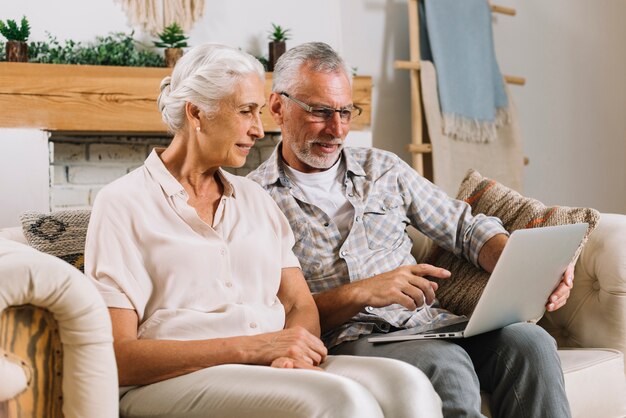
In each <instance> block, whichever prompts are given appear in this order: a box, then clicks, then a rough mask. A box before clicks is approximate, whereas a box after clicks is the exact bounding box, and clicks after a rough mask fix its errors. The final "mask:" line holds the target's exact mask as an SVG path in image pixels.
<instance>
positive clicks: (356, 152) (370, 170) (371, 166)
mask: <svg viewBox="0 0 626 418" xmlns="http://www.w3.org/2000/svg"><path fill="white" fill-rule="evenodd" d="M345 151H346V154H347V155H348V156H349V157H351V158H352V159H354V161H355V162H356V163H357V164H359V165H360V166H361V167H362V168H363V170H364V171H365V173H366V174H368V175H370V174H375V173H383V172H387V171H388V170H390V169H392V168H399V167H400V166H401V165H400V164H401V162H402V160H401V159H400V157H398V156H397V155H396V154H394V153H393V152H390V151H385V150H381V149H378V148H360V147H359V148H357V147H354V148H352V147H348V148H346V149H345Z"/></svg>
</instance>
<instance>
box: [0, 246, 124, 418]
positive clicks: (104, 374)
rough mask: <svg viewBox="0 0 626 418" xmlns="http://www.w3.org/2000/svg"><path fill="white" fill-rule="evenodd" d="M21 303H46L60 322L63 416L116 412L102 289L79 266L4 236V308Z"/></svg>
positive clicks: (0, 264) (0, 269) (0, 278)
mask: <svg viewBox="0 0 626 418" xmlns="http://www.w3.org/2000/svg"><path fill="white" fill-rule="evenodd" d="M20 305H33V306H37V307H41V308H44V309H46V310H47V311H49V312H50V313H51V314H52V315H53V316H54V319H55V320H56V323H57V324H58V334H59V337H60V340H61V343H62V350H63V379H62V392H63V414H64V416H65V417H66V418H73V417H86V416H89V417H102V418H105V417H117V416H118V408H119V405H118V403H119V401H118V393H119V392H118V379H117V368H116V363H115V355H114V352H113V344H112V342H113V337H112V332H111V321H110V318H109V315H108V311H107V308H106V306H105V304H104V301H103V300H102V298H101V296H100V294H99V293H98V291H97V290H96V289H95V287H94V286H93V285H92V284H91V282H90V281H89V280H88V279H87V278H86V277H85V276H84V275H83V274H82V273H80V271H78V270H76V269H75V268H73V267H72V266H70V265H69V264H67V263H65V262H63V261H61V260H60V259H58V258H56V257H53V256H50V255H47V254H44V253H41V252H39V251H36V250H34V249H32V248H31V247H28V246H26V245H23V244H19V243H17V242H14V241H10V240H6V239H0V314H1V313H2V312H3V311H4V310H5V309H6V308H8V307H11V306H20ZM35 373H37V370H36V369H35ZM40 373H41V374H44V371H40ZM1 384H2V383H0V385H1Z"/></svg>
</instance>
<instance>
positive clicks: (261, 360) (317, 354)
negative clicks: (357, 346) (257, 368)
mask: <svg viewBox="0 0 626 418" xmlns="http://www.w3.org/2000/svg"><path fill="white" fill-rule="evenodd" d="M250 340H251V342H252V344H251V345H250V346H246V347H242V348H243V349H246V350H250V352H251V353H254V356H255V357H256V358H255V359H252V360H253V361H251V362H250V363H252V364H266V365H272V366H274V367H292V368H293V367H295V368H312V369H315V367H314V366H318V365H319V364H320V363H321V362H323V361H324V359H326V354H327V353H328V352H327V350H326V347H325V346H324V343H323V342H322V341H321V340H320V339H319V338H317V337H316V336H315V335H313V334H311V333H310V332H309V331H307V330H306V329H305V328H303V327H300V326H297V327H293V328H288V329H284V330H282V331H278V332H271V333H268V334H260V335H256V336H254V337H250ZM281 358H282V359H283V360H280V361H279V359H281ZM284 359H291V363H290V364H291V366H289V364H288V363H289V362H286V361H285V360H284ZM307 365H308V366H307Z"/></svg>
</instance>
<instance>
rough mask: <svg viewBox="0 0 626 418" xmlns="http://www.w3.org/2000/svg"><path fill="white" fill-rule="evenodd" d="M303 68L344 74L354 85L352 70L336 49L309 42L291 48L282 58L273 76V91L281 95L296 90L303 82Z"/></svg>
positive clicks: (323, 44)
mask: <svg viewBox="0 0 626 418" xmlns="http://www.w3.org/2000/svg"><path fill="white" fill-rule="evenodd" d="M303 66H307V68H309V69H310V70H312V71H314V72H322V73H335V72H344V73H345V74H346V77H348V80H349V81H350V84H352V75H351V71H350V69H349V68H348V66H347V65H346V63H345V61H344V60H343V58H341V57H340V56H339V54H337V52H335V50H334V49H332V48H331V47H330V46H329V45H328V44H325V43H323V42H309V43H306V44H302V45H298V46H296V47H295V48H291V49H290V50H289V51H287V52H285V53H284V54H283V55H281V56H280V58H279V59H278V61H277V62H276V65H275V66H274V73H273V74H272V91H274V92H277V93H281V92H283V91H287V92H290V91H292V90H293V89H295V88H296V86H297V84H298V83H300V82H301V81H302V80H301V77H302V76H301V75H300V74H299V71H300V69H301V68H302V67H303ZM292 94H293V93H292Z"/></svg>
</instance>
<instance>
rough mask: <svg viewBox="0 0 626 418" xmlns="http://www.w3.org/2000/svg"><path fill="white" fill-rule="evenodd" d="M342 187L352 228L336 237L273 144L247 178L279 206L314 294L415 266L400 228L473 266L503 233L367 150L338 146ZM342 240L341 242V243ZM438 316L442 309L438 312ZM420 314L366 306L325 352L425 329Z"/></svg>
mask: <svg viewBox="0 0 626 418" xmlns="http://www.w3.org/2000/svg"><path fill="white" fill-rule="evenodd" d="M342 156H343V158H344V159H345V162H346V176H345V178H344V182H343V189H344V193H345V196H346V198H347V199H348V201H350V203H351V204H352V206H354V218H353V222H352V227H351V229H350V232H349V234H348V236H347V237H342V236H341V235H340V233H339V230H338V228H337V226H336V225H335V224H334V223H333V221H332V219H331V218H329V217H328V215H326V213H324V211H322V210H321V209H319V208H318V207H317V206H315V205H313V204H310V203H308V202H307V200H306V198H305V197H304V195H303V193H302V191H301V190H300V188H299V187H298V186H297V185H296V184H294V183H293V182H292V181H291V180H290V179H289V178H288V177H287V175H286V174H285V171H284V168H283V161H282V157H281V144H279V145H278V146H277V147H276V149H275V150H274V153H273V154H272V156H270V158H269V159H268V160H267V161H265V162H264V163H263V164H261V166H259V167H258V168H257V169H256V170H255V171H253V172H252V173H250V174H249V175H248V177H249V178H250V179H252V180H254V181H256V182H257V183H259V184H260V185H261V186H263V188H265V190H267V191H268V192H269V193H270V195H271V196H272V197H273V198H274V200H275V201H276V203H277V204H278V206H279V207H280V208H281V209H282V211H283V212H284V214H285V215H286V217H287V219H289V223H290V224H291V228H292V229H293V232H294V235H295V237H296V244H295V246H294V248H293V251H294V253H295V254H296V256H297V257H298V259H299V260H300V264H301V265H302V271H303V273H304V277H305V278H306V280H307V283H308V285H309V288H310V289H311V292H313V293H319V292H324V291H326V290H329V289H333V288H335V287H338V286H341V285H344V284H347V283H350V282H353V281H357V280H361V279H365V278H368V277H372V276H374V275H377V274H381V273H385V272H388V271H391V270H393V269H395V268H397V267H400V266H403V265H408V264H416V261H415V259H414V258H413V256H412V255H411V248H412V242H411V239H410V238H409V236H408V235H407V232H406V228H407V226H408V225H413V226H414V227H415V228H417V229H418V230H419V231H421V232H422V233H423V234H425V235H426V236H428V237H429V238H430V239H432V240H433V241H434V242H435V243H436V244H437V245H439V246H440V247H442V248H444V249H446V250H448V251H451V252H453V253H454V254H456V255H459V256H463V257H465V258H466V259H468V260H470V261H471V262H472V263H474V264H475V265H478V253H479V251H480V249H481V248H482V246H483V244H484V243H485V242H486V241H487V240H488V239H489V238H491V237H492V236H494V235H496V234H499V233H506V231H505V230H504V228H503V227H502V223H501V222H500V220H499V219H497V218H492V217H487V216H484V215H478V216H472V212H471V208H470V206H469V205H468V204H467V203H465V202H462V201H459V200H455V199H451V198H450V197H448V195H446V194H445V193H444V192H443V191H442V190H441V189H439V188H437V187H436V186H434V185H433V184H432V183H430V182H429V181H428V180H426V179H424V178H423V177H421V176H420V175H419V174H418V173H417V172H416V171H414V170H413V169H412V168H411V167H410V166H409V165H408V164H406V163H405V162H404V161H402V160H401V159H400V158H399V157H397V156H396V155H394V154H392V153H389V152H386V151H382V150H377V149H372V148H344V150H343V151H342ZM344 238H345V239H344ZM439 311H442V310H439ZM428 320H429V316H428V315H427V312H425V310H418V311H409V310H408V309H406V308H404V307H402V306H401V305H398V304H394V305H390V306H387V307H384V308H373V307H367V308H365V310H363V311H362V312H360V313H358V314H357V315H356V316H354V317H353V318H352V319H351V320H350V321H348V322H347V323H345V324H343V325H342V326H340V327H338V328H335V329H333V330H331V331H329V332H327V333H326V334H325V335H324V336H323V339H324V341H325V342H326V344H327V345H328V346H329V347H332V346H334V345H337V344H339V343H341V342H343V341H349V340H355V339H358V338H359V336H361V335H363V334H370V333H372V332H374V331H378V332H387V331H389V330H390V328H391V327H392V326H393V327H397V328H404V327H413V326H419V325H423V324H424V323H425V322H427V321H428Z"/></svg>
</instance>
